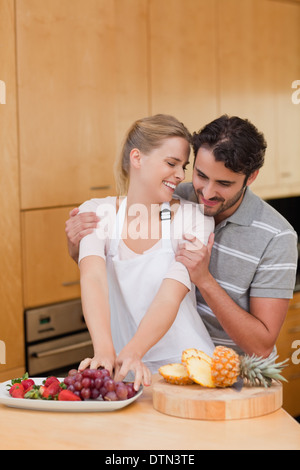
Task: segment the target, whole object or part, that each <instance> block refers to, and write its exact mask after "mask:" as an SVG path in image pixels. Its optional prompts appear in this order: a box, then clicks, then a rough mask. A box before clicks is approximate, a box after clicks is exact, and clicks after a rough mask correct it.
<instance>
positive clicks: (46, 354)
mask: <svg viewBox="0 0 300 470" xmlns="http://www.w3.org/2000/svg"><path fill="white" fill-rule="evenodd" d="M91 345H92V341H91V340H88V341H82V343H78V344H70V345H69V346H63V347H61V348H56V349H49V350H48V351H43V352H37V353H33V354H32V356H33V357H36V358H38V359H42V358H44V357H49V356H54V355H55V354H61V353H65V352H69V351H75V350H76V349H80V348H85V347H87V346H91Z"/></svg>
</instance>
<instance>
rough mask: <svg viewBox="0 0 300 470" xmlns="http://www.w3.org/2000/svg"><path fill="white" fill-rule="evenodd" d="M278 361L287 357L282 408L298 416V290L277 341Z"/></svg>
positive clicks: (299, 404) (299, 346)
mask: <svg viewBox="0 0 300 470" xmlns="http://www.w3.org/2000/svg"><path fill="white" fill-rule="evenodd" d="M277 350H278V354H279V359H278V361H282V360H285V359H287V358H289V359H290V360H289V365H288V367H287V368H286V369H284V371H283V375H284V377H285V378H286V379H287V380H288V382H287V383H283V408H284V409H285V410H286V411H287V412H288V413H290V414H291V415H292V416H300V399H299V397H300V292H297V293H295V295H294V298H293V299H292V300H291V303H290V307H289V311H288V314H287V318H286V320H285V322H284V325H283V327H282V330H281V332H280V335H279V338H278V341H277Z"/></svg>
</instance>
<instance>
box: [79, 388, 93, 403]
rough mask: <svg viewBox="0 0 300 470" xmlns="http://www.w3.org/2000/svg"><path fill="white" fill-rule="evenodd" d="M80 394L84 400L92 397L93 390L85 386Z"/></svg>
mask: <svg viewBox="0 0 300 470" xmlns="http://www.w3.org/2000/svg"><path fill="white" fill-rule="evenodd" d="M80 396H81V398H82V399H83V400H88V399H89V398H91V390H90V389H89V388H83V389H82V390H81V392H80Z"/></svg>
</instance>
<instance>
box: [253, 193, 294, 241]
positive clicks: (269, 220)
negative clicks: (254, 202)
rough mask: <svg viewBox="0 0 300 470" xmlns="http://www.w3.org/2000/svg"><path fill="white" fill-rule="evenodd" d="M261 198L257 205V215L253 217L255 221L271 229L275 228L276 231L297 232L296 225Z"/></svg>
mask: <svg viewBox="0 0 300 470" xmlns="http://www.w3.org/2000/svg"><path fill="white" fill-rule="evenodd" d="M258 199H259V204H258V206H257V209H258V210H257V211H256V213H255V217H254V218H253V223H254V224H255V223H256V224H257V223H259V224H261V225H265V227H266V228H269V229H270V230H272V229H273V231H274V232H276V233H277V234H278V233H281V232H288V231H290V232H293V233H294V234H296V231H295V229H294V227H293V226H292V225H291V224H290V223H289V222H288V220H287V219H286V218H285V217H284V216H283V215H282V214H280V213H279V212H278V211H277V210H276V209H274V207H272V206H271V205H270V204H268V203H267V202H266V201H264V200H263V199H261V198H258Z"/></svg>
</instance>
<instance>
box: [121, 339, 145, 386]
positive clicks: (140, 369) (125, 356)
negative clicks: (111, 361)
mask: <svg viewBox="0 0 300 470" xmlns="http://www.w3.org/2000/svg"><path fill="white" fill-rule="evenodd" d="M129 371H132V372H133V373H134V377H135V378H134V389H135V390H136V391H138V390H139V388H140V385H141V384H143V385H145V386H148V385H150V384H151V372H150V370H149V369H148V367H147V366H146V365H145V364H144V363H143V362H142V361H141V359H140V357H139V356H138V354H136V353H134V352H132V351H130V350H129V349H128V348H127V347H125V348H123V349H122V351H121V352H120V354H119V355H118V357H117V358H116V361H115V376H114V380H115V381H116V382H118V381H120V382H121V381H123V380H124V378H125V377H126V375H127V374H128V372H129Z"/></svg>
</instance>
